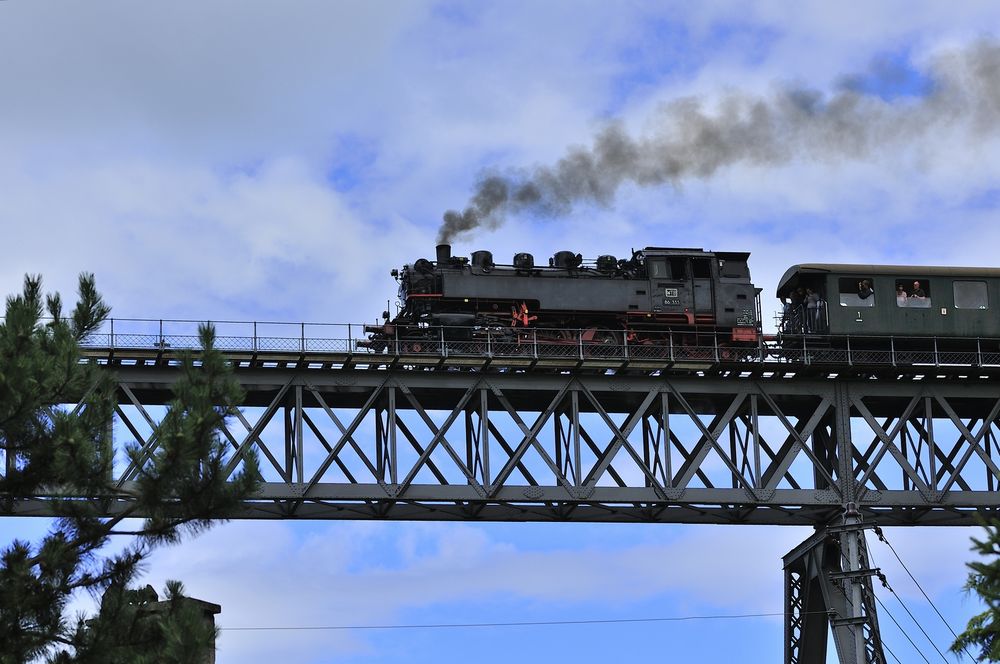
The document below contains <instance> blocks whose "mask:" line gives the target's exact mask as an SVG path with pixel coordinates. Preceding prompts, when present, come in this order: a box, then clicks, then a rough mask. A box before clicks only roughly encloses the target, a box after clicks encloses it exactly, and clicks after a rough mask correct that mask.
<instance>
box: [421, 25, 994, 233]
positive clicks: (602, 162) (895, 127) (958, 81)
mask: <svg viewBox="0 0 1000 664" xmlns="http://www.w3.org/2000/svg"><path fill="white" fill-rule="evenodd" d="M909 79H913V72H912V71H908V70H905V69H904V68H903V67H900V66H898V65H894V64H893V63H891V62H887V61H880V62H877V63H875V64H874V65H873V66H872V68H871V71H869V72H866V73H864V74H862V75H855V76H845V77H843V78H842V79H841V80H840V82H839V84H838V87H837V89H836V91H835V92H833V93H832V94H829V95H826V94H823V93H822V92H819V91H817V90H814V89H811V88H803V87H790V86H784V87H781V88H780V89H778V90H777V91H776V92H775V93H773V94H771V95H768V96H755V95H751V94H745V93H741V92H729V93H726V94H725V95H723V97H722V98H721V100H719V102H718V103H717V105H715V106H714V108H712V109H711V110H709V109H708V108H706V104H705V103H704V102H703V101H702V100H700V99H697V98H685V99H679V100H676V101H674V102H671V103H669V104H666V105H664V106H663V107H662V108H661V109H660V110H659V111H658V112H657V114H656V116H655V117H654V118H652V119H653V122H652V123H651V125H652V129H651V130H649V131H647V132H646V133H644V134H643V135H638V136H636V135H632V134H630V133H629V132H628V131H626V129H625V128H624V126H623V125H622V124H621V123H620V122H611V123H609V124H607V125H605V126H604V127H603V128H601V129H600V130H599V131H598V132H597V134H596V135H595V136H594V137H593V139H592V141H591V145H590V146H589V147H573V148H570V149H569V150H568V151H567V153H566V156H564V157H563V158H562V159H560V160H559V161H558V162H557V163H556V164H554V165H547V166H538V167H535V168H534V169H509V170H506V171H492V172H486V173H484V174H483V175H482V176H481V177H480V179H479V181H478V183H477V184H476V187H475V191H474V193H473V195H472V198H471V200H470V201H469V203H468V205H467V207H466V208H465V210H464V211H457V210H449V211H448V212H446V213H445V214H444V221H443V223H442V225H441V228H440V230H439V231H438V242H439V243H449V242H451V241H452V240H453V239H454V238H455V237H456V236H459V235H463V234H467V233H469V232H471V231H473V230H474V229H477V228H480V227H487V228H495V227H496V226H498V225H500V224H502V223H503V221H504V219H505V218H506V216H507V215H509V214H516V213H521V212H524V213H529V214H533V215H537V216H560V215H565V214H568V213H569V212H571V211H572V210H573V206H574V205H575V204H577V203H596V204H599V205H609V204H610V203H612V202H613V200H614V197H615V193H616V192H617V191H618V189H619V188H620V187H621V186H622V185H623V184H624V183H627V182H628V183H634V184H637V185H640V186H657V185H664V184H673V185H675V186H677V185H680V184H681V183H682V181H684V180H685V179H690V178H708V177H711V176H712V175H713V174H715V173H716V172H717V171H718V170H719V169H721V168H724V167H726V166H730V165H733V164H737V163H745V164H752V165H756V166H763V167H768V166H777V165H781V164H785V163H787V162H789V161H791V160H793V159H812V160H817V161H835V160H848V159H854V160H859V159H865V158H867V157H870V156H872V155H873V154H876V153H878V152H883V151H886V150H888V149H890V148H895V147H898V148H902V147H904V146H905V145H907V144H910V143H915V142H917V141H919V140H920V139H922V138H926V137H928V136H930V135H931V134H937V133H940V134H941V135H943V136H948V137H951V138H955V139H957V138H960V137H964V138H966V139H972V140H976V139H979V138H982V137H984V136H986V135H987V134H994V133H997V132H998V129H1000V42H997V41H995V40H993V39H989V40H982V41H979V42H976V43H975V44H973V45H971V46H970V47H968V48H965V49H963V50H955V51H949V52H944V53H941V54H939V55H938V56H937V57H936V58H934V60H933V61H932V62H931V63H930V65H929V67H928V69H927V71H926V72H923V73H922V75H921V76H919V77H917V79H916V82H914V81H913V80H909ZM866 83H867V84H866ZM907 84H910V85H915V86H918V89H916V90H913V89H910V90H908V93H909V94H905V95H901V96H899V97H897V98H895V99H890V100H888V101H887V100H886V99H885V98H883V96H879V95H878V94H875V93H873V92H871V90H883V91H884V90H885V89H887V88H888V89H891V88H893V87H894V86H895V87H899V86H901V85H907ZM914 92H915V93H916V94H913V93H914ZM956 130H958V131H957V133H956Z"/></svg>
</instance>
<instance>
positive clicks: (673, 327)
mask: <svg viewBox="0 0 1000 664" xmlns="http://www.w3.org/2000/svg"><path fill="white" fill-rule="evenodd" d="M749 256H750V254H749V253H744V252H711V251H705V250H704V249H695V248H668V247H646V248H645V249H641V250H633V251H632V254H631V256H629V257H628V258H623V259H618V258H616V257H615V256H612V255H602V256H599V257H598V258H597V260H596V261H585V260H584V259H583V257H582V256H581V255H580V254H578V253H574V252H572V251H560V252H557V253H556V254H555V255H554V256H552V257H551V258H549V259H548V262H547V263H548V264H547V265H545V264H542V265H539V264H537V263H536V262H535V258H534V256H532V255H531V254H529V253H518V254H515V255H514V258H513V261H512V262H511V263H510V264H500V263H497V262H495V261H494V258H493V254H492V253H490V252H489V251H475V252H473V253H472V256H471V258H467V257H460V256H453V255H452V252H451V246H450V245H447V244H442V245H438V246H437V254H436V257H435V258H436V260H435V261H433V262H432V261H430V260H428V259H425V258H421V259H418V260H416V261H414V262H413V263H412V264H411V265H404V266H403V268H402V269H401V270H392V273H391V274H392V276H393V277H395V278H396V280H397V281H398V282H399V297H398V306H399V311H398V313H397V314H396V315H395V316H394V317H391V318H390V314H389V312H388V311H387V312H384V314H383V319H384V321H385V322H384V323H383V324H381V325H375V326H367V327H366V331H367V332H368V334H369V341H368V343H367V344H366V345H368V346H369V347H371V348H373V349H375V350H381V349H384V348H385V347H386V344H387V343H388V341H389V340H396V341H399V340H403V341H404V343H405V344H406V345H407V346H408V347H409V348H410V349H412V350H416V351H419V350H420V347H421V344H422V342H437V341H439V340H440V339H442V338H443V339H445V340H466V339H471V338H475V337H476V336H477V335H482V334H483V333H484V331H486V330H489V331H490V334H491V335H492V336H493V338H497V337H498V336H499V337H500V338H502V337H511V338H517V337H518V335H523V334H524V333H525V331H526V330H528V329H530V330H531V334H532V337H533V339H536V340H537V341H545V342H551V343H559V342H560V341H567V342H569V341H570V340H573V341H574V342H576V341H578V339H577V336H576V335H577V334H578V333H577V330H582V341H583V342H584V343H588V344H590V343H594V344H608V345H611V344H615V345H618V344H622V343H623V342H625V343H629V344H655V343H659V342H662V341H664V340H665V339H666V337H667V335H669V336H670V343H675V344H681V345H697V344H699V343H703V342H705V339H706V338H711V339H712V342H709V343H720V344H721V345H731V346H734V347H739V346H756V345H757V344H758V343H759V341H760V334H761V322H760V321H761V310H760V299H759V294H760V289H759V288H755V287H754V285H753V283H751V281H750V270H749V267H748V265H747V259H748V258H749Z"/></svg>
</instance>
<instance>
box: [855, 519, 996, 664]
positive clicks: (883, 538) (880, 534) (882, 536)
mask: <svg viewBox="0 0 1000 664" xmlns="http://www.w3.org/2000/svg"><path fill="white" fill-rule="evenodd" d="M874 530H875V534H876V535H877V536H878V538H879V540H881V541H882V542H883V543H884V544H885V545H886V546H887V547H889V550H890V551H892V555H894V556H895V557H896V560H897V561H899V564H900V565H901V566H902V568H903V570H904V571H906V574H907V575H908V576H909V577H910V580H911V581H913V585H915V586H916V587H917V588H918V589H919V590H920V594H922V595H923V596H924V599H926V600H927V603H928V604H930V605H931V608H932V609H934V613H936V614H937V616H938V618H940V619H941V622H943V623H944V626H945V627H947V628H948V631H949V632H951V635H952V636H954V637H955V640H956V641H958V634H956V633H955V630H954V629H952V627H951V624H950V623H949V622H948V620H947V619H946V618H945V617H944V615H943V614H942V613H941V611H940V610H938V608H937V605H936V604H934V600H932V599H931V598H930V595H928V594H927V591H925V590H924V587H923V586H921V585H920V582H919V581H917V577H915V576H913V572H911V571H910V568H909V567H907V566H906V563H904V562H903V559H902V558H901V557H900V556H899V553H898V552H897V551H896V548H895V547H894V546H893V545H892V542H890V541H889V540H888V538H886V536H885V533H883V532H882V529H881V528H879V527H878V526H875V529H874ZM889 590H892V589H891V588H890V589H889ZM893 594H894V595H895V594H896V593H895V591H893ZM897 599H898V596H897ZM900 603H902V600H900ZM962 652H964V653H965V654H966V656H967V657H968V658H969V659H971V660H972V661H973V662H976V661H978V660H977V659H976V658H975V657H973V656H972V654H971V653H969V651H968V650H967V649H966V648H965V646H962Z"/></svg>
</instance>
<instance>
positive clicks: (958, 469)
mask: <svg viewBox="0 0 1000 664" xmlns="http://www.w3.org/2000/svg"><path fill="white" fill-rule="evenodd" d="M113 325H114V326H115V327H114V328H111V327H110V325H109V329H105V330H102V331H100V332H99V333H97V334H95V335H94V336H93V337H91V338H90V339H89V340H88V342H87V344H86V347H85V352H84V354H85V357H86V358H87V359H89V360H90V361H93V362H97V363H99V364H101V365H102V366H105V367H106V368H107V369H108V370H109V371H114V372H115V374H116V376H117V381H118V398H119V407H118V409H117V422H116V423H115V432H116V435H115V438H116V445H123V444H126V443H133V444H136V445H138V446H140V447H141V448H142V450H144V451H145V453H146V454H147V455H148V454H149V453H151V452H152V451H153V450H154V449H155V447H156V444H157V442H156V439H155V433H154V430H155V425H156V422H157V419H158V417H160V416H161V415H162V411H163V405H164V404H166V403H167V402H168V401H169V399H170V397H171V386H172V385H173V383H174V381H175V380H176V378H177V375H178V370H177V366H178V364H179V359H178V358H179V354H180V351H181V350H182V349H185V348H188V347H192V346H193V345H195V344H196V342H197V336H196V332H195V326H194V325H193V324H190V323H185V322H172V321H163V322H160V321H120V320H118V321H115V322H114V324H113ZM225 325H230V326H234V325H237V324H220V325H219V326H218V334H219V336H218V344H217V345H218V347H219V348H222V349H224V350H225V351H226V353H227V354H228V356H229V358H230V360H231V362H232V364H233V366H234V368H235V374H236V376H237V378H238V379H239V382H240V383H241V385H242V387H243V389H244V390H245V393H246V396H245V399H244V401H243V402H242V403H240V404H235V405H237V406H240V407H241V411H242V412H241V413H240V415H238V416H237V417H236V418H234V419H233V421H231V422H230V423H229V425H228V428H226V429H225V431H224V432H223V433H224V435H225V437H226V438H227V439H228V441H229V442H230V444H231V446H232V460H231V462H230V467H229V470H230V471H235V470H236V469H237V468H238V467H239V464H240V460H241V458H242V456H243V455H244V454H245V453H246V452H247V451H248V450H250V449H255V450H256V451H257V453H258V455H259V457H260V460H261V472H262V479H263V484H262V489H261V491H260V493H259V495H257V496H256V497H254V498H253V499H252V500H250V501H248V502H247V504H246V511H245V514H244V516H245V517H246V518H255V519H267V518H280V519H295V518H299V519H302V518H305V519H398V520H436V521H440V520H445V521H448V520H450V521H467V520H488V521H580V522H650V523H652V522H656V523H713V524H772V525H810V526H814V527H815V528H816V529H817V530H816V534H815V535H814V536H813V537H811V538H809V539H808V540H806V541H805V542H803V544H802V545H801V546H800V547H798V548H797V549H796V550H794V551H792V552H790V553H789V554H788V556H786V558H785V599H786V621H785V623H786V624H785V633H786V639H785V641H786V647H785V661H786V662H787V663H789V664H791V663H798V662H802V663H805V662H825V661H826V659H825V657H826V650H827V638H828V636H827V635H828V631H832V634H833V637H834V642H835V645H836V648H837V652H838V655H839V657H840V661H841V662H844V663H848V662H850V663H853V664H860V663H862V662H884V661H885V656H884V655H883V654H882V646H881V643H880V641H879V633H878V624H877V617H876V614H875V610H874V604H873V593H872V584H871V577H872V576H873V575H875V574H877V570H872V569H870V568H869V566H868V563H867V554H866V547H865V539H864V535H863V532H864V529H865V528H868V527H871V526H872V525H874V524H878V525H881V526H886V525H914V526H915V525H925V526H927V525H971V524H974V523H975V522H976V521H975V517H976V515H977V514H983V513H989V514H993V513H995V512H996V511H997V509H998V507H1000V498H998V496H1000V493H998V488H1000V443H998V438H997V436H998V433H1000V422H998V416H1000V381H998V378H1000V352H997V350H1000V349H998V348H997V347H996V345H995V343H994V344H990V343H985V342H981V341H975V343H970V344H966V345H965V347H964V349H963V350H961V351H960V352H954V351H950V350H942V349H941V348H939V346H938V344H937V343H936V342H935V343H931V344H923V345H922V346H921V347H920V349H918V350H914V349H913V345H912V344H909V345H904V344H897V343H896V340H888V343H887V344H879V345H878V346H879V348H878V350H870V349H869V350H863V348H870V347H871V346H872V344H871V343H870V340H867V341H866V340H860V339H859V340H857V341H856V344H855V348H854V349H852V347H851V346H850V345H847V346H846V347H843V348H830V347H827V346H819V345H811V344H810V343H809V342H808V341H806V342H804V343H802V345H798V342H796V344H795V345H790V346H785V347H782V346H778V345H773V344H772V345H761V346H760V347H759V348H757V349H751V351H750V352H745V353H741V354H739V355H733V354H732V353H730V352H729V349H728V348H726V347H725V346H723V345H721V344H716V343H711V344H710V345H707V346H697V347H692V346H676V347H675V346H673V345H672V344H664V345H660V346H656V347H648V346H635V347H631V348H630V347H628V346H627V343H625V342H624V341H623V343H622V344H621V345H616V344H612V345H608V344H589V343H586V342H585V340H584V338H583V337H582V336H581V335H578V336H577V337H575V338H574V337H572V336H570V337H568V338H567V339H566V340H565V341H564V342H561V343H551V342H548V343H541V342H539V341H538V340H537V339H533V340H532V339H530V338H527V337H524V336H523V335H522V337H521V338H518V339H517V340H516V341H511V340H510V339H509V338H508V336H505V335H497V338H495V339H494V338H489V337H488V338H486V339H476V340H473V341H462V342H453V341H450V340H447V339H445V338H444V337H442V338H441V340H440V343H437V344H430V345H429V347H428V345H427V344H424V345H422V346H421V347H420V348H414V347H413V346H412V344H410V345H408V344H406V342H405V341H402V340H401V341H398V342H396V343H391V344H389V345H388V347H387V348H385V349H382V352H374V351H373V349H371V348H367V347H365V345H364V340H365V339H364V336H363V335H362V334H359V333H360V332H361V327H360V326H351V327H349V326H340V327H335V326H307V325H305V324H298V325H294V326H288V327H284V328H280V329H278V331H275V330H274V329H263V328H265V327H266V325H265V324H250V323H247V324H239V325H242V328H241V329H240V330H237V332H240V333H231V332H230V331H226V328H225ZM268 325H274V326H275V327H278V326H277V324H268ZM251 326H252V327H251ZM317 332H318V333H319V334H317ZM501 336H503V338H501ZM973 341H974V340H973ZM991 346H992V347H991ZM942 347H943V346H942ZM122 458H123V457H122ZM138 471H139V469H138V468H136V467H135V466H134V464H132V463H125V462H123V463H121V464H119V466H118V467H117V468H116V481H117V483H118V485H119V486H120V487H121V488H122V490H123V492H122V494H121V495H120V496H118V497H116V500H113V501H110V502H109V503H108V505H109V508H108V509H109V513H114V512H116V511H117V510H119V509H121V507H122V506H124V505H126V504H127V501H128V488H129V484H130V482H131V481H132V480H133V479H134V478H135V477H136V475H137V473H138ZM47 503H48V497H46V496H33V497H26V498H24V499H23V500H18V501H17V502H16V504H15V505H14V507H13V513H16V514H23V515H43V514H47V513H49V512H48V508H47ZM831 628H832V629H831Z"/></svg>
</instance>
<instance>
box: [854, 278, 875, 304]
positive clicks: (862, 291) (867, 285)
mask: <svg viewBox="0 0 1000 664" xmlns="http://www.w3.org/2000/svg"><path fill="white" fill-rule="evenodd" d="M874 294H875V291H873V290H872V283H871V282H870V281H868V280H867V279H863V280H861V281H859V282H858V297H859V298H861V299H862V300H867V299H868V298H870V297H871V296H872V295H874Z"/></svg>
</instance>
